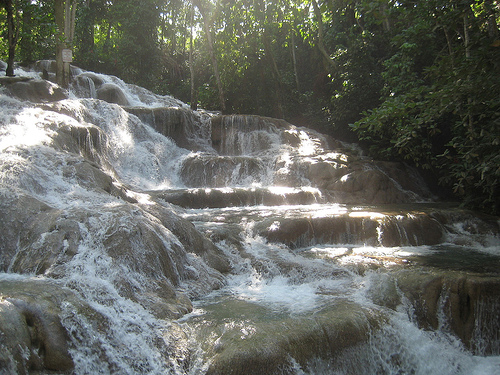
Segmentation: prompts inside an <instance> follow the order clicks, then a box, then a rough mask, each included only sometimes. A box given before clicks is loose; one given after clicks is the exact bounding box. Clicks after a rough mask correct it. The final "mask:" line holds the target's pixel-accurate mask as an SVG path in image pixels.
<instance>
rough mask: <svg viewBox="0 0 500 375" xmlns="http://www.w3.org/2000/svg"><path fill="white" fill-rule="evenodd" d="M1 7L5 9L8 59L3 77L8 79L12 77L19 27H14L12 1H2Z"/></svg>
mask: <svg viewBox="0 0 500 375" xmlns="http://www.w3.org/2000/svg"><path fill="white" fill-rule="evenodd" d="M1 3H2V5H3V6H4V7H5V11H6V13H7V42H8V57H7V70H6V71H5V75H7V76H9V77H13V76H14V59H15V56H16V45H17V40H18V36H19V25H16V20H15V17H14V13H15V12H16V10H15V9H14V4H13V1H12V0H3V1H2V2H1Z"/></svg>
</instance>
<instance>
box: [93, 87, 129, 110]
mask: <svg viewBox="0 0 500 375" xmlns="http://www.w3.org/2000/svg"><path fill="white" fill-rule="evenodd" d="M97 98H98V99H101V100H104V101H106V102H108V103H115V104H118V105H121V106H129V105H130V102H129V100H128V99H127V97H126V96H125V93H124V92H123V91H122V89H121V88H120V87H119V86H117V85H115V84H113V83H104V84H103V85H102V86H101V87H99V88H98V89H97Z"/></svg>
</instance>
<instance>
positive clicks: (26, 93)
mask: <svg viewBox="0 0 500 375" xmlns="http://www.w3.org/2000/svg"><path fill="white" fill-rule="evenodd" d="M7 78H9V77H7ZM0 83H2V84H3V85H4V86H5V87H6V88H7V90H8V91H9V93H10V94H11V95H12V96H14V97H16V98H18V99H20V100H28V101H31V102H33V103H45V102H54V101H57V100H62V99H67V98H68V94H67V92H66V91H65V90H63V89H62V88H61V87H59V86H57V85H56V84H54V83H52V82H50V81H47V80H42V79H29V80H26V79H25V78H24V77H20V78H19V79H18V80H14V81H13V82H7V81H6V80H0Z"/></svg>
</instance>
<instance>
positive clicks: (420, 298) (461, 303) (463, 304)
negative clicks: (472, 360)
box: [396, 270, 500, 355]
mask: <svg viewBox="0 0 500 375" xmlns="http://www.w3.org/2000/svg"><path fill="white" fill-rule="evenodd" d="M396 279H397V282H398V287H399V288H400V289H401V290H402V291H403V293H404V294H405V295H406V296H407V297H408V298H409V299H410V301H411V303H412V305H413V306H414V314H415V318H416V319H417V321H418V322H419V325H420V326H421V327H424V328H426V329H434V330H435V329H438V328H440V329H444V330H449V331H451V332H452V333H453V334H455V335H456V336H457V337H458V338H460V340H461V341H462V342H463V343H464V345H465V346H466V347H467V348H469V349H471V350H472V351H474V352H475V353H476V354H479V355H488V354H497V353H498V351H497V350H498V349H499V348H498V347H495V344H493V343H494V342H495V340H494V337H495V335H497V334H498V332H499V330H500V321H499V320H498V315H497V313H498V307H499V306H500V281H499V279H498V277H497V276H488V275H474V274H464V273H461V272H456V271H438V270H434V271H433V272H418V271H415V270H413V271H410V270H408V271H405V272H400V273H398V274H397V275H396ZM495 311H496V312H495ZM494 332H497V333H496V334H495V333H494ZM485 346H486V347H485Z"/></svg>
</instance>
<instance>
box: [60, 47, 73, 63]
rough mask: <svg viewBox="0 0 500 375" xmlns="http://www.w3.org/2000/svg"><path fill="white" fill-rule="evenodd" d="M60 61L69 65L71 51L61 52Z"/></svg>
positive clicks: (71, 59)
mask: <svg viewBox="0 0 500 375" xmlns="http://www.w3.org/2000/svg"><path fill="white" fill-rule="evenodd" d="M62 61H63V63H70V62H72V61H73V51H71V50H70V49H63V50H62Z"/></svg>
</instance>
